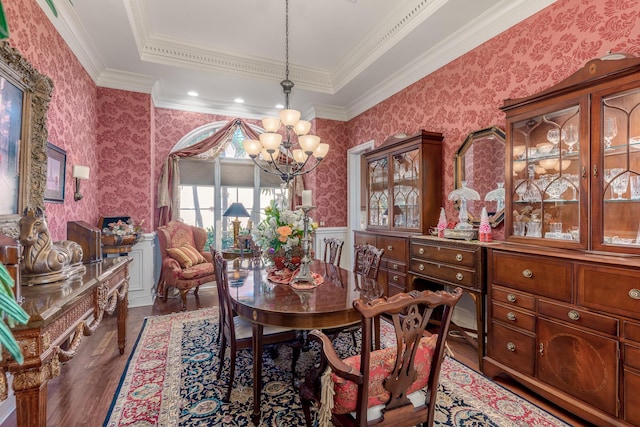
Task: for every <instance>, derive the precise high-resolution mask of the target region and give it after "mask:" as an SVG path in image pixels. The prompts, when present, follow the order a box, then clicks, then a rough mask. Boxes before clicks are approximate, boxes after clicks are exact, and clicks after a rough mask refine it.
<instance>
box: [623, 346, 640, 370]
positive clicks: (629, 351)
mask: <svg viewBox="0 0 640 427" xmlns="http://www.w3.org/2000/svg"><path fill="white" fill-rule="evenodd" d="M624 364H625V365H626V366H629V367H631V368H635V369H640V347H636V346H633V345H629V344H625V346H624Z"/></svg>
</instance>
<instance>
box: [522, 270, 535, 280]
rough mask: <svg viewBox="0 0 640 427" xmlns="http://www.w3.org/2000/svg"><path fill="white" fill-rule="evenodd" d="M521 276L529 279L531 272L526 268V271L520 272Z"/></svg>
mask: <svg viewBox="0 0 640 427" xmlns="http://www.w3.org/2000/svg"><path fill="white" fill-rule="evenodd" d="M522 275H523V276H524V277H526V278H527V279H531V278H532V277H533V271H531V270H529V269H528V268H527V269H526V270H523V271H522Z"/></svg>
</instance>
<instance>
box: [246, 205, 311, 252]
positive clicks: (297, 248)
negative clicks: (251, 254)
mask: <svg viewBox="0 0 640 427" xmlns="http://www.w3.org/2000/svg"><path fill="white" fill-rule="evenodd" d="M264 213H265V215H266V218H265V219H264V220H263V221H262V222H261V223H260V224H258V226H257V227H256V228H254V229H253V230H252V231H251V236H252V237H253V241H254V242H255V243H256V244H257V245H258V246H260V248H261V249H262V253H263V255H264V256H265V257H266V258H269V259H273V258H275V257H286V258H288V259H289V260H291V259H292V258H294V257H301V256H302V247H301V244H302V238H303V236H304V213H303V212H302V210H301V209H300V210H296V211H292V210H288V209H286V210H285V209H279V208H278V207H277V206H276V203H275V202H274V201H272V202H271V204H270V205H269V206H268V207H266V208H265V210H264ZM317 228H318V224H317V223H315V222H313V221H312V220H311V218H309V225H308V230H307V231H308V233H310V234H311V233H313V232H314V231H315V230H316V229H317Z"/></svg>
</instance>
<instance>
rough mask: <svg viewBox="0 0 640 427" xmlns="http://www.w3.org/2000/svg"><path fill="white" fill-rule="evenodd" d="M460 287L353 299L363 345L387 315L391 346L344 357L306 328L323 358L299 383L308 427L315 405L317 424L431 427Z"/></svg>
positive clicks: (322, 426) (344, 426)
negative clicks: (432, 326) (435, 320)
mask: <svg viewBox="0 0 640 427" xmlns="http://www.w3.org/2000/svg"><path fill="white" fill-rule="evenodd" d="M461 296H462V289H461V288H456V289H455V290H454V291H453V292H451V293H449V292H445V291H435V292H434V291H429V290H426V291H422V292H420V291H411V292H409V293H400V294H396V295H394V296H393V297H390V298H387V297H383V298H378V299H375V300H372V301H368V302H367V301H365V300H361V299H358V300H355V301H354V302H353V307H354V308H355V309H356V310H357V311H358V312H359V313H360V316H361V326H362V332H363V342H366V340H370V339H371V337H372V333H373V326H372V325H373V320H374V319H375V318H379V317H380V316H382V315H384V316H389V318H390V319H391V320H392V322H391V324H392V327H393V330H394V333H393V334H388V337H389V338H393V339H394V341H393V344H394V345H391V346H388V347H386V348H384V349H378V350H373V351H372V350H371V348H370V347H369V346H363V347H362V350H361V352H360V354H356V355H354V356H351V357H348V358H345V359H341V358H340V357H339V356H338V354H337V352H336V350H335V349H334V347H333V344H332V342H331V340H330V339H329V337H327V336H326V335H325V334H323V333H322V332H320V331H318V330H313V331H311V332H310V333H309V337H310V339H312V340H316V341H318V342H319V343H320V352H321V358H322V359H321V362H320V365H319V367H318V368H317V369H315V370H314V371H313V372H310V373H309V374H308V376H307V378H306V379H305V382H304V383H303V384H302V385H301V387H300V397H301V402H302V408H303V411H304V414H305V421H306V423H307V426H311V425H312V424H311V404H312V403H314V402H315V403H319V404H320V408H319V410H318V419H319V426H320V427H324V426H329V425H332V424H330V422H333V424H335V425H339V426H343V427H347V426H360V427H362V426H370V425H374V424H375V425H376V426H378V427H384V426H394V427H396V426H415V425H418V424H422V425H423V426H431V425H433V417H434V409H435V405H436V394H437V391H438V379H439V377H440V368H441V366H442V362H443V359H444V354H445V343H446V339H447V335H448V331H449V324H450V321H451V314H452V312H453V308H454V307H455V305H456V304H457V303H458V301H459V300H460V297H461ZM434 311H437V312H438V313H441V317H440V321H439V324H438V326H437V329H436V330H433V331H432V332H430V331H428V330H427V326H428V325H429V320H430V318H431V315H432V314H433V313H434Z"/></svg>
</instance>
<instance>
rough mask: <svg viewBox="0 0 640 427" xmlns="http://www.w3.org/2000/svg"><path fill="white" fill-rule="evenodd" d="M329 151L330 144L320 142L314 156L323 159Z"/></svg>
mask: <svg viewBox="0 0 640 427" xmlns="http://www.w3.org/2000/svg"><path fill="white" fill-rule="evenodd" d="M328 152H329V144H327V143H326V142H321V143H320V144H318V147H317V148H316V149H315V150H314V152H313V157H315V158H316V159H318V160H322V159H324V157H325V156H326V155H327V153H328Z"/></svg>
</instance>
